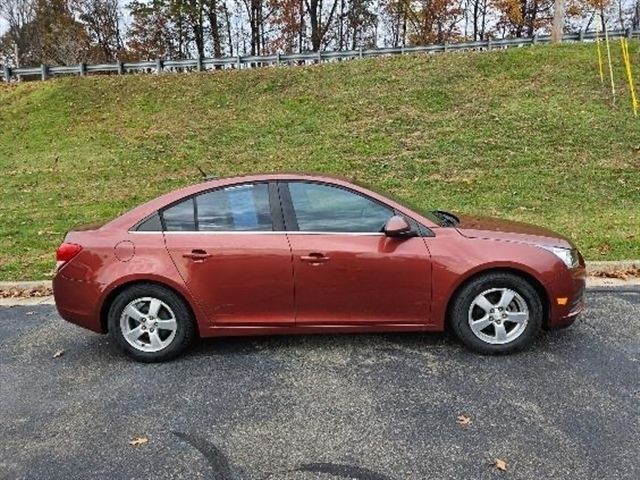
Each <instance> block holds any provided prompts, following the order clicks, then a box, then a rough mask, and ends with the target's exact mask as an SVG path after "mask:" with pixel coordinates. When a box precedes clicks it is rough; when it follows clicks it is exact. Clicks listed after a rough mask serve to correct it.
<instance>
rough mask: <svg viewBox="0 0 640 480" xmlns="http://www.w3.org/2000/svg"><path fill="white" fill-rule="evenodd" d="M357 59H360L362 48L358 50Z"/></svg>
mask: <svg viewBox="0 0 640 480" xmlns="http://www.w3.org/2000/svg"><path fill="white" fill-rule="evenodd" d="M358 57H360V58H362V47H360V48H359V49H358Z"/></svg>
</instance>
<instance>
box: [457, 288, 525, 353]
mask: <svg viewBox="0 0 640 480" xmlns="http://www.w3.org/2000/svg"><path fill="white" fill-rule="evenodd" d="M468 321H469V327H470V328H471V331H472V332H473V334H474V335H475V336H476V337H478V338H479V339H480V340H482V341H483V342H486V343H488V344H491V345H505V344H507V343H511V342H513V341H514V340H515V339H516V338H518V337H519V336H520V335H522V334H523V333H524V331H525V330H526V328H527V324H528V322H529V308H528V306H527V302H526V301H525V300H524V298H523V297H522V295H520V294H519V293H518V292H516V291H515V290H512V289H510V288H491V289H489V290H485V291H484V292H482V293H480V294H479V295H478V296H476V297H475V298H474V299H473V301H472V302H471V306H470V307H469V313H468Z"/></svg>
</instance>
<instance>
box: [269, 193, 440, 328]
mask: <svg viewBox="0 0 640 480" xmlns="http://www.w3.org/2000/svg"><path fill="white" fill-rule="evenodd" d="M280 194H281V200H282V201H283V208H284V212H285V223H286V226H287V235H288V237H289V243H290V245H291V251H292V254H293V267H294V268H293V271H294V283H295V290H296V296H295V305H296V324H301V325H304V324H383V323H400V324H415V323H418V324H424V323H427V321H428V319H429V310H430V295H431V294H430V292H431V284H430V282H431V265H430V259H429V253H428V250H427V247H426V245H425V243H424V241H423V238H421V237H420V236H413V237H409V238H391V237H387V236H386V235H385V234H384V233H382V231H383V227H384V225H385V223H386V221H387V220H388V219H389V218H390V217H392V216H393V215H394V214H395V212H394V210H393V209H392V208H390V207H389V206H387V205H383V204H381V203H379V202H378V201H376V200H373V199H371V198H369V197H367V196H365V195H363V194H361V193H359V192H355V191H353V190H349V189H346V188H344V187H341V186H337V185H332V184H326V183H318V182H309V181H291V182H286V183H280Z"/></svg>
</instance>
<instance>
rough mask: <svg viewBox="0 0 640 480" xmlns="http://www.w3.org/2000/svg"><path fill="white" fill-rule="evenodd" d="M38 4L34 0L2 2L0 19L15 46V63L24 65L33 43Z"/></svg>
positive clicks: (1, 0)
mask: <svg viewBox="0 0 640 480" xmlns="http://www.w3.org/2000/svg"><path fill="white" fill-rule="evenodd" d="M35 15H36V2H35V1H34V0H0V18H2V19H4V20H5V21H6V22H7V24H8V26H9V29H8V32H7V34H6V35H7V38H8V39H9V41H11V42H13V44H14V46H15V52H16V53H15V56H16V58H15V61H16V63H17V64H18V65H21V64H22V63H24V60H26V59H27V58H26V57H27V56H28V50H29V48H30V45H31V44H32V43H33V40H34V36H35V31H34V19H35Z"/></svg>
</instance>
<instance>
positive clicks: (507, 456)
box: [0, 287, 640, 480]
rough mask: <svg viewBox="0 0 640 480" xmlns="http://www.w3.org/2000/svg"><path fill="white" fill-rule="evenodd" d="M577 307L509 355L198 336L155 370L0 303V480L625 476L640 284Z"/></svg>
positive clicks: (410, 338) (52, 320)
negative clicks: (571, 321) (574, 315)
mask: <svg viewBox="0 0 640 480" xmlns="http://www.w3.org/2000/svg"><path fill="white" fill-rule="evenodd" d="M588 302H589V306H588V309H587V311H586V312H585V313H584V314H583V316H582V317H581V319H580V320H579V322H578V323H576V325H574V326H573V327H572V328H570V329H567V330H563V331H557V332H550V333H546V334H544V335H542V336H541V338H540V339H539V340H538V342H537V344H536V345H535V347H534V348H533V349H532V350H529V351H527V352H524V353H521V354H518V355H513V356H508V357H482V356H478V355H475V354H473V353H470V352H467V351H466V350H465V349H464V348H463V347H462V346H461V345H459V344H458V343H457V342H456V341H454V340H452V339H450V338H449V337H447V336H446V335H433V334H430V335H427V334H419V335H416V334H383V335H362V334H361V335H342V336H334V335H331V336H282V337H262V338H228V339H214V340H207V341H200V342H198V343H197V344H196V345H195V346H194V348H193V349H192V350H191V351H190V352H189V353H188V355H186V356H185V357H183V358H181V359H178V360H176V361H174V362H171V363H166V364H159V365H145V364H137V363H134V362H132V361H130V360H128V359H127V358H125V357H124V356H123V355H121V354H120V353H119V352H118V351H117V350H116V349H115V347H114V346H113V345H112V343H111V342H110V341H109V338H108V337H105V336H100V335H96V334H93V333H90V332H88V331H84V330H82V329H80V328H78V327H75V326H73V325H70V324H67V323H65V322H64V321H62V320H61V319H60V318H59V317H58V316H57V314H56V312H55V309H54V307H52V306H38V307H12V308H1V309H0V388H1V392H0V439H1V441H0V478H10V479H48V480H52V479H76V478H77V479H109V480H113V479H200V478H202V479H216V480H240V479H251V480H253V479H255V480H257V479H265V480H266V479H286V480H304V479H335V478H349V479H367V480H390V479H393V480H401V479H454V478H455V479H458V478H474V479H483V478H501V477H504V478H521V479H532V478H536V479H538V478H555V479H603V478H611V479H634V480H636V479H638V478H640V450H639V448H638V445H640V415H639V414H640V370H639V367H640V364H639V359H640V288H638V287H634V288H627V289H624V290H620V289H618V290H615V289H613V290H590V291H589V292H588ZM61 349H62V350H64V354H63V355H62V356H60V357H58V358H52V355H53V354H54V352H56V351H58V350H61ZM459 415H465V416H467V417H469V418H470V419H471V423H470V424H469V425H467V426H462V425H460V424H458V423H457V421H456V418H457V416H459ZM138 437H142V438H145V439H147V442H146V443H143V444H141V445H138V446H132V445H130V444H129V442H130V441H131V440H132V439H134V438H138ZM143 441H144V440H143ZM498 458H499V459H503V460H505V461H506V463H507V471H506V472H503V471H499V470H497V469H496V468H494V467H493V466H492V462H494V460H495V459H498Z"/></svg>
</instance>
